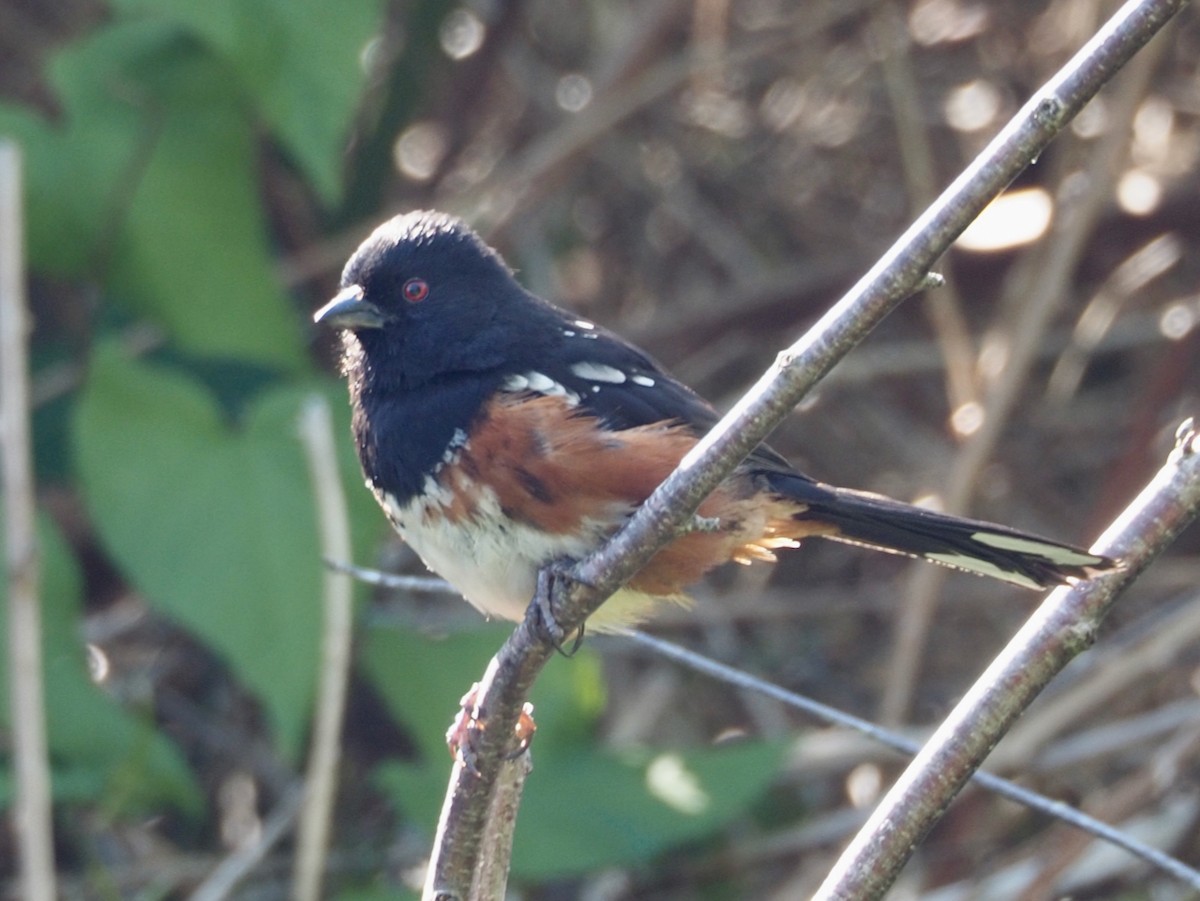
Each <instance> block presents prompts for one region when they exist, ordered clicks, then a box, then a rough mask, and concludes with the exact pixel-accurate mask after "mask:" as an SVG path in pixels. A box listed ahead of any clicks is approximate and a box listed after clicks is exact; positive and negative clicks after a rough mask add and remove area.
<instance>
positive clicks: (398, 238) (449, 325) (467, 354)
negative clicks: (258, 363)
mask: <svg viewBox="0 0 1200 901" xmlns="http://www.w3.org/2000/svg"><path fill="white" fill-rule="evenodd" d="M552 311H553V308H552V307H550V306H549V305H548V304H545V303H544V302H541V301H538V300H537V299H536V298H534V297H533V296H532V295H530V294H529V293H528V292H526V291H525V290H524V289H523V288H522V287H521V286H520V285H519V284H517V282H516V280H515V279H514V278H513V275H512V272H511V270H509V268H508V267H507V266H506V265H505V263H504V261H503V260H502V259H501V258H500V255H499V254H497V253H496V252H495V251H494V250H492V249H491V248H490V247H488V246H487V245H486V244H485V243H484V242H483V240H482V239H480V237H479V236H478V235H477V234H475V232H473V231H472V230H471V229H470V228H469V227H468V226H467V225H466V224H464V223H463V222H462V221H460V220H459V219H456V218H454V217H452V216H447V215H445V214H442V213H434V212H424V211H421V212H413V213H408V214H406V215H403V216H397V217H395V218H394V219H390V220H388V221H387V222H385V223H384V224H383V225H381V226H379V228H377V229H375V231H374V232H373V233H372V234H371V236H370V237H368V238H367V239H366V240H365V241H364V242H363V243H362V244H361V245H360V246H359V248H358V250H356V251H355V252H354V254H353V256H351V257H350V260H349V261H348V262H347V263H346V267H345V269H344V270H343V271H342V281H341V291H340V292H339V293H338V295H337V296H336V297H335V298H334V299H333V300H332V301H330V302H329V303H328V304H326V305H325V306H324V307H322V308H321V309H320V310H318V311H317V313H316V314H315V315H314V317H313V318H314V320H315V321H316V322H319V323H322V324H325V325H330V326H333V327H335V328H341V329H345V342H346V361H345V365H346V368H347V369H348V370H351V374H353V370H354V369H355V368H357V367H363V368H365V369H367V370H370V371H371V372H372V374H373V375H374V377H375V378H382V379H383V380H384V381H387V382H389V383H391V384H390V385H389V387H393V388H411V387H415V386H416V385H419V384H423V383H424V382H427V381H430V380H432V379H436V378H439V377H444V376H447V375H452V374H455V373H460V372H462V373H469V372H482V371H487V370H491V369H495V368H497V367H500V366H502V365H504V364H505V362H506V361H509V360H510V359H511V356H512V353H513V345H514V344H515V343H517V342H518V341H520V342H523V343H525V344H526V346H528V344H529V343H532V344H536V343H537V342H536V340H534V341H532V342H530V340H529V339H530V335H529V331H530V329H531V328H532V329H534V330H535V331H536V326H537V324H538V323H539V321H545V319H546V317H552V316H553V315H554V314H553V312H552ZM360 374H361V373H360Z"/></svg>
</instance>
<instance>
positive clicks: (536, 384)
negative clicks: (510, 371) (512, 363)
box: [500, 372, 579, 406]
mask: <svg viewBox="0 0 1200 901" xmlns="http://www.w3.org/2000/svg"><path fill="white" fill-rule="evenodd" d="M500 389H501V390H502V391H532V392H533V393H534V394H543V395H545V396H546V397H561V398H562V399H563V400H565V401H566V402H567V403H568V404H570V405H571V406H575V405H576V404H577V403H579V395H578V394H576V393H575V392H574V391H571V390H569V389H568V388H566V387H565V386H564V385H563V384H562V383H560V382H556V381H555V380H554V379H552V378H550V376H548V375H546V374H545V373H544V372H526V373H524V374H523V375H510V376H509V377H508V378H506V379H505V380H504V381H503V382H502V383H501V384H500Z"/></svg>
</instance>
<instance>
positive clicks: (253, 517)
mask: <svg viewBox="0 0 1200 901" xmlns="http://www.w3.org/2000/svg"><path fill="white" fill-rule="evenodd" d="M310 393H311V391H302V390H300V389H288V390H279V391H274V392H270V393H268V394H266V395H265V396H263V397H262V398H261V399H259V401H258V402H257V403H255V404H253V405H252V406H251V407H250V409H249V410H248V411H247V413H246V416H245V421H244V422H243V423H242V424H241V425H240V427H237V428H235V427H233V426H232V425H231V424H229V423H227V422H225V421H223V420H222V419H221V416H220V413H219V412H218V409H217V406H216V404H215V402H214V401H213V399H212V397H211V396H210V395H209V394H207V393H206V392H205V391H204V390H203V389H201V388H200V387H198V386H197V385H196V384H195V383H193V382H192V381H190V380H189V379H187V378H186V377H184V376H183V375H181V374H178V373H176V372H172V371H167V370H165V369H163V368H161V367H156V366H152V365H148V364H146V363H139V362H133V361H131V360H129V359H127V358H126V357H124V356H123V355H122V353H121V352H120V351H119V350H117V349H115V348H113V347H111V346H107V345H105V346H101V348H100V349H99V351H98V352H97V353H96V355H95V359H94V361H93V364H92V369H91V374H90V378H89V380H88V385H87V388H86V390H85V391H84V394H83V397H82V398H81V401H80V404H79V409H78V411H77V418H76V422H75V428H76V448H77V457H78V460H79V469H80V477H81V482H82V485H83V488H84V492H85V495H86V499H87V503H88V507H89V510H90V511H91V513H92V516H93V517H94V520H95V522H96V525H97V527H98V530H99V532H100V534H101V536H102V537H103V539H104V541H105V544H106V546H107V547H108V548H109V550H110V551H111V552H112V554H113V555H114V556H115V558H116V559H117V560H118V561H119V562H120V564H121V566H122V568H123V570H124V571H125V572H126V574H127V575H128V576H129V577H130V578H131V579H132V580H133V582H134V583H135V584H136V585H137V586H138V588H139V589H140V590H141V591H142V592H143V593H144V594H145V595H146V597H147V598H148V600H149V601H150V602H151V603H153V604H155V605H157V606H159V607H161V608H162V609H163V610H165V611H167V612H168V613H170V614H171V615H172V616H173V617H175V618H176V619H178V620H179V621H180V622H182V623H184V624H186V625H187V626H188V627H189V628H191V629H193V630H194V631H195V632H196V633H197V634H198V635H199V636H201V637H203V638H204V639H205V640H206V641H208V642H209V643H210V644H211V645H212V646H213V647H214V648H216V649H217V650H218V651H219V652H221V653H222V654H224V656H225V657H226V659H227V660H228V662H229V663H230V664H231V665H232V666H233V668H234V669H235V671H236V672H237V673H238V674H239V675H240V676H241V678H243V679H244V681H245V682H246V683H247V684H248V685H249V686H250V688H252V689H253V690H254V691H255V692H256V693H257V694H258V695H259V696H260V697H261V698H262V699H263V701H264V702H265V704H266V707H267V709H268V711H269V713H270V715H271V720H272V721H273V723H274V725H275V726H276V728H277V730H278V734H279V736H280V739H281V744H282V746H283V747H284V749H285V750H286V751H287V752H290V753H291V754H293V755H294V754H295V753H296V751H297V749H298V747H299V742H300V739H301V737H302V732H303V729H304V724H305V721H306V718H307V716H308V710H309V703H310V700H311V697H312V693H313V680H314V672H315V667H316V662H317V656H318V647H317V645H318V637H319V629H320V623H321V607H320V603H321V599H320V590H321V581H322V579H321V577H322V563H321V559H320V554H319V549H318V537H317V524H316V512H315V507H314V501H313V495H312V491H311V488H310V484H309V476H308V471H307V466H306V463H305V458H304V454H303V450H302V448H301V445H300V442H299V439H298V436H297V432H296V420H297V416H298V412H299V410H300V406H301V404H302V403H303V402H304V400H305V399H306V398H307V397H308V396H309V394H310ZM339 393H340V392H339ZM335 409H337V410H339V412H340V413H341V415H342V424H343V425H344V422H345V420H344V415H345V404H344V403H338V404H337V405H336V407H335ZM338 431H339V434H345V431H342V429H341V428H339V430H338ZM342 444H343V445H344V447H345V449H346V451H347V454H346V457H347V459H346V460H345V461H344V465H345V468H346V472H349V471H350V467H351V466H355V467H356V464H353V463H352V462H351V461H350V460H349V459H348V458H349V447H350V442H349V441H344V442H342ZM357 481H358V476H357V472H356V471H355V482H357ZM348 499H349V500H350V502H351V504H352V511H353V515H354V516H355V518H356V521H357V523H358V524H359V527H358V529H357V534H359V535H364V534H368V533H370V532H373V525H374V524H375V523H377V522H378V521H379V519H380V517H379V516H378V513H377V511H375V510H374V509H373V507H372V505H370V504H369V499H368V497H367V495H366V492H363V491H361V490H356V491H353V492H350V493H349V495H348Z"/></svg>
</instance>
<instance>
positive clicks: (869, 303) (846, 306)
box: [424, 0, 1186, 901]
mask: <svg viewBox="0 0 1200 901" xmlns="http://www.w3.org/2000/svg"><path fill="white" fill-rule="evenodd" d="M1185 2H1186V0H1159V2H1149V0H1146V2H1142V3H1131V4H1129V5H1128V6H1127V7H1125V8H1124V9H1123V10H1122V11H1121V12H1119V13H1118V15H1117V16H1116V17H1115V18H1114V20H1113V22H1112V23H1110V24H1109V25H1108V26H1106V27H1105V28H1104V29H1103V30H1102V32H1101V33H1100V35H1099V36H1098V37H1097V39H1095V40H1093V41H1092V42H1090V43H1089V44H1088V46H1087V47H1086V48H1085V50H1084V51H1081V52H1080V53H1079V54H1078V55H1077V56H1076V58H1075V59H1073V60H1072V61H1071V62H1070V63H1069V64H1068V65H1067V66H1066V67H1065V68H1064V69H1063V70H1062V72H1060V73H1059V74H1058V75H1057V76H1056V77H1055V78H1054V79H1052V80H1051V81H1050V82H1049V83H1048V84H1047V85H1046V86H1045V87H1044V88H1043V89H1042V90H1041V91H1039V92H1038V94H1037V95H1036V96H1035V97H1034V98H1033V99H1031V100H1030V102H1029V103H1027V104H1026V105H1025V107H1024V108H1023V109H1022V110H1021V111H1020V112H1019V113H1018V115H1017V116H1016V117H1015V118H1014V119H1013V121H1012V122H1010V123H1009V124H1008V125H1007V126H1006V127H1005V128H1004V130H1003V131H1002V132H1001V133H1000V134H999V135H998V136H997V137H996V138H995V139H994V140H993V141H992V143H991V144H989V145H988V147H987V148H986V149H985V150H984V151H983V153H982V154H981V155H980V156H979V157H978V158H977V159H976V161H975V162H974V163H972V165H971V166H970V167H968V168H967V170H966V171H965V172H963V173H962V175H960V176H959V177H958V178H957V179H956V180H955V182H954V183H953V184H952V185H951V186H950V187H949V188H948V189H947V190H946V191H945V192H944V193H943V194H942V196H941V197H940V198H939V200H938V201H937V202H936V203H935V204H934V205H933V206H932V207H930V209H929V210H928V211H927V212H926V213H925V214H924V215H923V216H921V217H920V218H919V219H918V220H917V221H916V222H915V223H914V224H913V225H912V226H911V227H910V228H909V229H908V230H907V231H906V232H905V233H904V235H902V236H901V238H900V239H899V240H898V241H897V242H896V244H895V245H894V246H893V247H892V248H891V249H890V250H889V251H888V252H887V254H885V256H884V257H883V258H882V259H881V260H880V261H879V262H878V263H877V264H876V265H875V267H873V268H872V269H871V271H870V272H868V273H867V274H866V275H865V276H864V277H863V278H862V280H861V281H860V282H859V283H858V284H857V285H855V287H854V288H852V289H851V291H850V292H849V293H848V294H847V295H846V296H845V297H843V298H842V299H841V300H840V301H839V302H838V303H837V304H836V305H835V306H834V307H833V308H832V309H831V310H830V311H829V312H828V313H827V314H826V315H825V316H824V317H822V319H821V320H820V321H819V322H818V323H817V324H816V325H815V326H814V327H813V328H812V329H811V330H810V331H809V333H808V334H807V335H805V336H804V337H803V338H801V339H800V340H799V341H798V342H796V343H795V344H794V345H793V346H792V347H790V348H788V349H787V350H786V351H785V352H783V353H782V354H780V355H779V357H778V359H777V361H776V363H775V365H774V366H773V367H772V368H771V369H770V370H769V371H768V372H767V373H766V374H765V375H764V376H763V377H762V378H761V379H760V380H759V382H758V384H757V385H756V386H755V387H754V388H753V389H752V390H751V391H750V392H749V393H748V394H747V395H746V396H745V397H744V398H743V399H742V401H741V402H739V403H738V404H737V405H736V406H735V407H734V408H733V410H732V411H730V413H729V414H728V415H726V416H725V417H724V418H723V419H722V420H721V421H720V423H718V425H717V426H716V427H715V428H714V429H713V430H712V431H711V432H710V433H709V434H708V435H706V436H705V437H704V438H703V439H701V441H700V442H699V443H698V444H697V445H696V447H695V448H694V449H693V451H692V452H691V453H689V454H688V455H687V456H686V457H685V458H684V460H683V461H682V462H681V463H680V465H679V468H678V469H677V470H676V471H675V472H674V473H672V474H671V476H669V477H668V478H667V479H666V481H664V482H663V484H662V485H660V486H659V488H658V489H657V490H656V491H655V492H654V493H653V494H652V495H651V497H650V498H649V499H648V500H647V501H646V503H645V504H643V505H642V507H641V508H639V510H638V511H637V512H636V513H635V514H634V516H633V517H631V519H630V520H629V522H628V523H627V524H626V525H625V527H624V528H623V529H622V530H621V531H619V532H618V533H617V534H616V535H615V536H613V538H612V539H611V540H610V541H609V542H608V543H607V544H606V545H605V546H604V547H603V548H601V549H600V550H599V551H597V552H596V553H595V554H593V555H591V556H590V557H588V558H586V559H585V560H583V561H581V562H580V563H579V564H578V565H576V566H575V567H574V568H573V569H572V571H571V573H570V577H571V579H572V580H574V581H573V582H571V584H567V582H566V580H564V579H558V578H555V579H551V578H545V579H542V580H539V582H540V584H539V598H538V603H535V604H532V605H531V606H530V609H529V611H528V612H527V614H526V617H525V619H524V620H523V621H522V622H521V623H520V624H518V626H517V628H516V630H515V631H514V632H513V633H512V635H511V636H510V637H509V639H508V640H507V641H506V642H505V644H504V646H503V647H502V648H501V649H500V651H499V653H498V654H497V655H496V657H495V658H493V660H492V663H491V664H490V665H489V667H488V670H487V672H486V673H485V675H484V678H483V679H482V680H481V681H480V686H479V691H478V695H477V697H478V700H479V705H480V709H483V710H486V711H487V717H488V728H487V729H485V730H480V732H479V735H480V738H479V741H478V742H477V744H476V745H475V746H474V747H473V751H474V752H475V753H474V754H473V756H472V761H473V763H474V766H473V767H470V768H468V767H467V766H465V765H464V764H463V763H462V762H461V761H460V762H459V763H457V764H456V766H455V768H454V770H453V772H452V775H451V781H450V786H449V789H448V791H447V796H446V802H445V804H444V805H443V808H442V818H441V821H440V822H439V826H438V834H437V839H436V841H435V847H434V855H433V859H432V860H431V862H430V869H429V876H428V879H427V881H426V887H425V895H424V897H425V898H427V899H443V901H450V899H462V898H466V897H468V896H469V894H470V891H471V883H472V874H473V872H474V870H475V865H476V861H477V858H478V855H479V852H480V829H481V827H482V825H483V823H484V820H485V816H486V811H487V809H488V807H489V805H490V803H491V797H492V794H493V792H494V789H495V785H496V778H497V772H498V769H499V765H500V763H501V761H502V759H503V758H504V756H505V754H506V752H507V745H508V742H509V740H510V737H511V735H512V734H513V729H514V728H515V726H516V723H517V720H518V717H519V714H520V711H521V708H522V705H523V704H524V702H525V699H526V697H527V694H528V691H529V689H530V687H531V686H532V684H533V682H534V680H535V679H536V677H537V674H538V673H539V672H540V670H541V668H542V667H543V666H544V665H545V663H546V661H547V660H548V659H549V657H550V656H551V654H553V653H554V651H553V644H552V642H551V641H550V640H548V638H547V636H546V635H545V631H546V630H545V628H544V627H543V626H542V624H541V618H540V614H539V610H540V609H541V608H542V607H544V605H545V604H546V603H549V604H551V605H552V607H553V610H554V613H555V617H556V619H557V621H558V623H559V625H560V626H561V627H562V628H563V629H564V630H565V631H566V632H568V633H569V632H571V631H573V630H575V629H577V628H578V627H579V626H581V625H582V624H583V622H584V621H585V619H586V618H587V616H588V615H589V614H590V613H592V612H593V611H594V610H595V609H596V608H598V607H599V606H600V604H601V603H602V602H603V601H604V600H605V599H606V598H607V597H608V596H609V595H611V594H612V593H613V592H614V591H615V590H616V589H618V588H619V587H620V586H621V585H622V584H624V583H625V582H626V581H627V580H628V579H629V578H630V577H631V576H632V575H633V574H634V573H636V572H637V570H638V569H639V568H640V567H641V566H643V565H644V564H645V563H646V562H647V561H648V560H649V559H650V557H651V556H653V554H654V552H655V551H656V550H657V549H658V548H659V547H661V546H663V545H664V544H666V543H667V542H668V541H670V540H671V539H672V538H673V537H674V536H675V535H676V534H677V532H678V529H679V528H680V527H681V526H682V525H683V524H684V523H686V522H687V521H688V520H689V519H690V517H691V516H692V514H693V513H694V512H695V510H696V508H697V507H698V506H699V505H700V502H701V501H702V500H703V499H704V497H706V496H707V495H708V493H709V492H710V491H712V490H713V489H714V488H715V487H716V486H717V485H718V484H719V483H720V482H721V481H722V480H723V479H724V478H725V477H726V476H728V474H729V473H730V472H731V471H732V470H733V468H734V467H735V466H736V465H737V464H738V462H740V461H741V460H742V459H743V458H744V457H745V456H746V455H747V454H748V453H749V452H750V451H751V450H753V449H754V447H756V446H757V445H758V443H759V442H761V441H762V440H763V438H765V437H766V435H767V433H768V432H769V431H770V430H771V429H772V428H774V427H775V426H776V425H778V424H779V423H780V422H781V421H782V420H783V419H784V418H785V417H786V416H787V415H788V414H789V413H790V412H791V410H792V408H793V407H794V406H795V405H796V403H797V402H798V401H799V400H800V399H801V398H802V397H803V396H804V395H805V393H806V392H808V391H809V390H811V388H812V387H813V386H814V385H815V384H816V383H817V382H818V381H819V380H820V378H821V377H823V376H824V375H825V373H827V372H828V371H829V369H830V368H831V367H832V366H833V365H834V364H835V363H836V362H837V361H838V360H839V359H840V358H841V357H842V356H844V355H845V354H846V353H847V352H848V351H849V350H850V349H851V348H852V347H854V345H855V344H857V343H858V342H859V341H860V340H861V339H862V338H863V337H865V336H866V334H867V333H868V332H869V331H870V330H871V329H872V328H873V327H874V326H875V325H876V324H878V322H879V321H880V320H882V318H883V317H884V316H885V315H886V314H887V313H889V312H891V310H892V309H894V308H895V307H896V306H897V305H898V304H899V303H900V301H901V300H902V299H903V298H904V297H905V296H907V295H908V294H909V293H910V292H911V290H912V288H913V287H914V286H915V285H917V284H919V283H920V282H921V281H922V279H923V278H924V276H925V274H926V273H927V272H928V271H929V269H930V267H931V266H932V265H933V263H934V261H935V260H936V259H937V258H938V256H940V255H941V254H942V253H943V252H944V251H945V249H946V248H947V247H948V246H949V244H950V242H952V241H953V240H954V239H955V238H956V237H957V236H958V235H959V234H960V233H961V232H962V230H963V229H964V228H965V227H966V226H967V224H968V223H969V222H970V221H971V220H972V219H974V217H975V216H977V215H978V214H979V212H980V211H981V210H982V209H983V208H984V206H986V205H987V203H988V202H990V201H991V200H992V199H993V198H994V197H995V196H996V195H997V194H998V193H999V192H1000V191H1001V190H1002V189H1003V188H1004V187H1005V186H1006V185H1008V184H1009V182H1010V181H1011V180H1012V179H1013V178H1014V177H1015V176H1016V175H1017V174H1018V173H1019V172H1020V171H1021V170H1022V169H1024V168H1025V167H1026V166H1027V165H1028V164H1029V163H1030V161H1032V160H1033V159H1036V158H1037V156H1038V155H1039V154H1040V153H1041V152H1042V151H1043V150H1044V149H1045V148H1046V146H1047V145H1048V144H1049V143H1050V141H1051V140H1052V139H1053V138H1054V136H1055V135H1056V134H1057V133H1058V132H1059V131H1060V130H1061V129H1062V128H1063V127H1064V126H1065V125H1066V123H1067V122H1069V121H1070V119H1071V118H1072V117H1073V116H1074V115H1075V114H1076V113H1078V111H1079V110H1080V109H1081V108H1082V107H1083V105H1084V104H1085V103H1086V102H1087V101H1088V100H1089V99H1090V98H1091V97H1092V96H1093V95H1094V94H1095V93H1096V91H1098V90H1099V88H1100V86H1101V85H1103V84H1104V83H1105V82H1106V81H1107V80H1108V79H1109V78H1110V77H1111V76H1112V74H1113V73H1115V72H1117V71H1118V70H1119V69H1120V68H1121V66H1122V65H1124V64H1125V63H1126V62H1128V60H1129V59H1130V58H1131V57H1132V56H1133V55H1134V54H1135V53H1136V52H1137V51H1138V50H1139V49H1140V48H1141V47H1142V46H1143V45H1144V44H1145V42H1146V41H1148V40H1149V39H1150V37H1151V36H1152V35H1153V34H1154V33H1155V32H1157V31H1158V29H1159V28H1161V27H1162V26H1163V24H1165V22H1166V21H1167V20H1168V19H1169V18H1170V17H1171V15H1173V14H1174V13H1175V12H1177V11H1178V10H1179V9H1180V8H1182V6H1183V5H1184V3H1185Z"/></svg>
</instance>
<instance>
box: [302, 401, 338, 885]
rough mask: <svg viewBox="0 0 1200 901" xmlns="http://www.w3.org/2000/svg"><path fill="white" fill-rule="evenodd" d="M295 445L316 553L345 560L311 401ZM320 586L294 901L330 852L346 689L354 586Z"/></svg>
mask: <svg viewBox="0 0 1200 901" xmlns="http://www.w3.org/2000/svg"><path fill="white" fill-rule="evenodd" d="M300 438H301V440H302V441H303V443H304V451H305V456H306V457H307V458H308V471H309V478H310V480H311V481H312V486H313V495H314V497H315V498H316V507H317V510H316V512H317V525H318V528H319V529H320V533H321V553H322V554H323V555H324V556H325V557H327V558H335V559H342V558H348V557H349V556H350V522H349V518H348V516H347V514H346V498H345V496H344V495H343V493H342V483H341V480H340V479H339V478H338V469H337V451H336V449H335V443H334V438H333V425H332V421H331V417H330V415H329V404H328V403H327V402H326V401H325V399H324V398H322V397H320V396H319V395H318V396H314V397H313V398H312V399H310V400H309V401H308V402H307V403H306V404H305V406H304V409H303V410H302V412H301V414H300ZM324 582H325V584H324V598H325V604H324V607H325V621H324V627H323V628H322V630H321V668H320V676H319V678H320V684H319V685H318V687H317V703H316V715H315V718H314V725H313V737H312V747H311V749H310V750H309V757H308V771H307V773H306V774H305V778H304V785H305V796H304V807H303V809H302V810H301V813H300V824H299V829H298V830H297V835H296V845H297V848H296V858H295V861H296V865H295V869H294V872H293V884H292V897H293V898H294V899H296V901H316V899H317V898H320V897H321V882H322V876H323V874H324V871H325V858H326V855H327V853H328V845H329V819H330V816H331V814H332V811H333V802H334V796H335V794H336V791H337V770H338V761H339V759H340V757H341V740H342V715H343V713H344V711H345V709H346V685H347V684H348V683H349V681H350V645H351V637H352V633H353V623H352V621H351V620H352V612H353V611H352V609H351V603H352V601H353V596H352V584H353V583H352V582H351V580H350V579H349V577H348V576H346V575H345V574H344V573H339V572H335V571H333V570H328V571H327V572H326V573H325V580H324Z"/></svg>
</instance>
